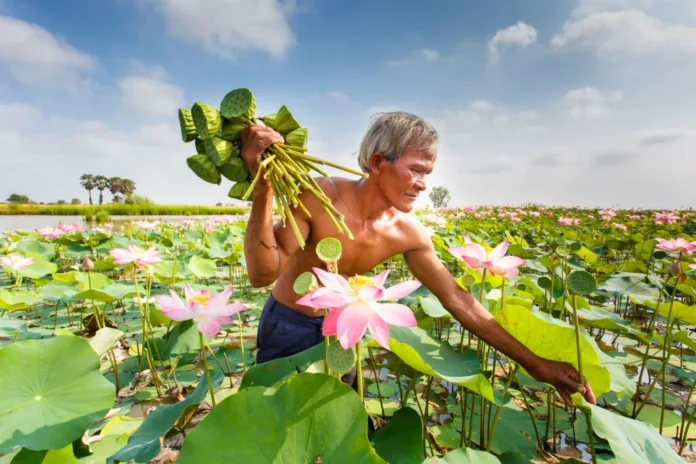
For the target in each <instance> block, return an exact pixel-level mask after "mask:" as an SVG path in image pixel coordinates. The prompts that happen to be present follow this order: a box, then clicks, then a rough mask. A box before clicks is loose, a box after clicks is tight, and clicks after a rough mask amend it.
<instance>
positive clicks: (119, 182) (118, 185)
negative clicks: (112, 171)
mask: <svg viewBox="0 0 696 464" xmlns="http://www.w3.org/2000/svg"><path fill="white" fill-rule="evenodd" d="M106 187H107V188H108V189H109V192H111V195H113V197H114V203H120V202H121V199H120V198H119V196H118V194H119V193H123V179H121V178H120V177H111V178H109V179H107V180H106Z"/></svg>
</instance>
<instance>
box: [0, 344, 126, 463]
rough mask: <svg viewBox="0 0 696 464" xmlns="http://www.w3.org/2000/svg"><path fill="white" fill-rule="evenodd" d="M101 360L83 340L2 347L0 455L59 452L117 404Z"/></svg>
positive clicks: (0, 361)
mask: <svg viewBox="0 0 696 464" xmlns="http://www.w3.org/2000/svg"><path fill="white" fill-rule="evenodd" d="M99 367H100V363H99V356H98V355H97V353H95V351H94V350H93V349H92V347H91V346H90V344H89V342H88V341H87V340H85V339H84V338H81V337H54V338H47V339H41V340H24V341H21V342H17V343H14V344H11V345H7V346H5V347H3V348H2V349H0V372H2V376H0V417H2V421H0V453H7V452H8V451H11V450H12V449H13V448H15V447H19V446H21V447H24V448H28V449H30V450H45V449H59V448H62V447H64V446H66V445H68V444H70V443H72V442H73V441H74V440H76V439H77V438H79V437H80V436H81V435H82V434H83V433H84V432H85V430H87V428H88V427H89V426H90V424H92V422H94V421H96V420H98V419H100V418H102V417H104V415H105V414H106V413H107V412H108V411H109V409H110V408H111V406H112V405H113V403H114V399H115V391H114V386H113V385H112V384H111V382H109V381H108V380H107V379H106V378H105V377H104V376H103V375H101V374H100V373H99Z"/></svg>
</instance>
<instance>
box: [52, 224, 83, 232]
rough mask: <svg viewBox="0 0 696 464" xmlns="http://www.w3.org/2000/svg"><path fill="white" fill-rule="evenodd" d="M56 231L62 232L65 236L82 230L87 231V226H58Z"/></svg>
mask: <svg viewBox="0 0 696 464" xmlns="http://www.w3.org/2000/svg"><path fill="white" fill-rule="evenodd" d="M58 229H60V230H62V231H63V232H65V233H66V234H71V233H73V232H82V231H83V230H87V226H86V225H85V224H78V223H74V224H58Z"/></svg>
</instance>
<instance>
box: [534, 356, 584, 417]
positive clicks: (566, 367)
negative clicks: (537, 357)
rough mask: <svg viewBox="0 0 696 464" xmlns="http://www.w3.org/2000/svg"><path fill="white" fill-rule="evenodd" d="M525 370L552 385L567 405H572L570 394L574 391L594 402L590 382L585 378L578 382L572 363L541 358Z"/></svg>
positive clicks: (578, 378)
mask: <svg viewBox="0 0 696 464" xmlns="http://www.w3.org/2000/svg"><path fill="white" fill-rule="evenodd" d="M527 372H529V374H530V375H531V376H532V377H534V378H535V379H537V380H538V381H539V382H544V383H548V384H550V385H553V386H554V387H555V388H556V391H557V392H558V394H559V395H561V398H563V401H565V403H566V404H567V405H568V406H573V401H572V400H571V399H570V395H572V394H573V393H576V392H579V393H581V394H582V395H583V396H584V397H585V399H586V400H587V401H588V402H590V403H592V404H596V401H597V400H596V399H595V396H594V393H593V392H592V387H591V386H590V383H589V382H588V381H587V379H586V378H585V379H583V383H580V374H579V373H578V371H577V370H576V369H575V367H573V365H572V364H569V363H567V362H561V361H551V360H549V359H541V361H540V362H539V363H538V364H537V365H536V367H535V368H532V369H527Z"/></svg>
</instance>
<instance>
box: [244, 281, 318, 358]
mask: <svg viewBox="0 0 696 464" xmlns="http://www.w3.org/2000/svg"><path fill="white" fill-rule="evenodd" d="M323 322H324V317H323V316H322V317H309V316H305V315H304V314H302V313H299V312H297V311H295V310H294V309H292V308H289V307H287V306H285V305H284V304H282V303H280V302H278V301H277V300H276V299H275V298H273V294H271V295H269V297H268V300H266V304H265V305H264V306H263V311H262V312H261V319H260V320H259V327H258V332H257V334H256V345H257V347H258V352H257V353H256V363H257V364H261V363H264V362H266V361H270V360H272V359H277V358H284V357H286V356H291V355H293V354H296V353H299V352H301V351H304V350H306V349H308V348H311V347H313V346H314V345H318V344H319V343H323V342H324V336H323V335H322V334H321V326H322V324H323Z"/></svg>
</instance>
